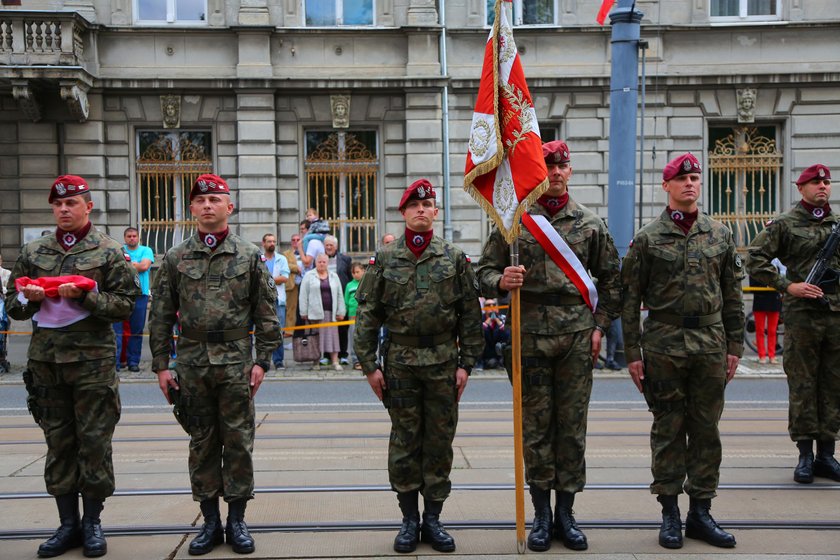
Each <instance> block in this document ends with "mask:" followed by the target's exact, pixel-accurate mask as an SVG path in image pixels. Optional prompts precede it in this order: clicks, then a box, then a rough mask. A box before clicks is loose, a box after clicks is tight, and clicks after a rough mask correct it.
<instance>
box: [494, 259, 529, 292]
mask: <svg viewBox="0 0 840 560" xmlns="http://www.w3.org/2000/svg"><path fill="white" fill-rule="evenodd" d="M524 282H525V267H524V266H522V265H519V266H508V267H506V268H505V270H504V272H502V278H501V279H500V280H499V288H500V289H502V290H504V291H506V292H509V291H511V290H514V289H516V288H521V287H522V284H523V283H524Z"/></svg>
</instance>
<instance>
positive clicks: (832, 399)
mask: <svg viewBox="0 0 840 560" xmlns="http://www.w3.org/2000/svg"><path fill="white" fill-rule="evenodd" d="M838 328H840V313H836V312H831V311H828V310H825V311H824V312H813V311H811V312H808V311H802V312H788V313H786V314H785V342H784V346H785V347H784V367H785V374H786V375H787V382H788V392H789V406H788V433H790V437H791V439H792V440H794V441H798V440H804V439H816V440H820V441H830V440H835V439H837V435H838V431H840V336H838V335H837V330H838Z"/></svg>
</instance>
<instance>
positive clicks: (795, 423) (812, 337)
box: [749, 164, 840, 484]
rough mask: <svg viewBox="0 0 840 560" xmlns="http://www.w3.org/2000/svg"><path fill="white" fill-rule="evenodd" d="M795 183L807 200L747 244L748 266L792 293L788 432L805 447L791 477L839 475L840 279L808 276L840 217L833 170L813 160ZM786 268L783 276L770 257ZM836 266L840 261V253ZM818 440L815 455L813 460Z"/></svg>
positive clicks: (787, 306) (788, 303) (787, 302)
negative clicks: (817, 280)
mask: <svg viewBox="0 0 840 560" xmlns="http://www.w3.org/2000/svg"><path fill="white" fill-rule="evenodd" d="M796 186H797V188H798V189H799V192H800V194H801V195H802V200H801V201H799V203H798V204H796V206H794V207H793V208H792V209H791V210H789V211H787V212H785V213H784V214H782V215H780V216H777V217H776V218H774V219H773V220H771V221H770V222H768V223H767V227H766V228H765V229H764V231H762V232H761V233H760V234H758V236H756V238H755V239H754V240H753V242H752V244H751V245H750V248H749V256H750V259H749V271H750V275H752V276H753V277H754V278H755V279H756V280H758V281H759V282H762V283H763V284H766V285H768V286H771V287H773V288H776V289H777V290H778V291H780V292H782V293H784V294H786V296H785V298H784V316H785V345H784V346H785V347H784V367H785V374H786V375H787V380H788V389H789V391H790V408H789V418H788V432H789V433H790V437H791V439H792V440H793V441H795V442H796V446H797V447H798V448H799V462H798V464H797V465H796V469H795V470H794V474H793V479H794V480H795V481H796V482H800V483H805V484H808V483H811V482H813V481H814V476H820V477H825V478H830V479H833V480H836V481H840V464H838V463H837V460H836V459H835V458H834V446H835V440H836V439H837V433H838V430H840V337H838V336H837V330H838V328H840V293H838V290H837V278H836V277H832V279H831V281H830V282H828V283H826V284H824V285H821V286H816V285H813V284H808V283H806V282H805V278H806V277H807V276H808V273H809V272H810V270H811V267H812V266H813V265H814V261H815V259H816V256H817V253H818V252H819V250H820V249H821V248H822V246H823V245H824V244H825V241H826V238H827V237H828V236H829V234H830V232H831V229H832V228H834V227H838V224H840V220H839V219H838V218H837V215H836V214H834V213H833V212H832V211H831V207H830V206H829V205H828V200H829V198H830V197H831V171H830V170H829V169H828V167H826V166H825V165H822V164H816V165H812V166H810V167H808V168H807V169H805V171H803V172H802V174H801V175H800V176H799V179H798V180H797V181H796ZM774 257H777V258H778V259H779V260H780V261H782V264H784V265H785V266H786V267H787V277H784V276H781V275H780V274H779V273H778V270H777V269H776V267H774V266H773V265H772V264H770V261H772V260H773V258H774ZM830 266H831V268H833V269H835V270H836V269H838V268H840V255H837V254H834V255H832V257H831V261H830ZM814 440H817V458H816V460H814Z"/></svg>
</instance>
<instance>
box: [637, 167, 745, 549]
mask: <svg viewBox="0 0 840 560" xmlns="http://www.w3.org/2000/svg"><path fill="white" fill-rule="evenodd" d="M701 172H702V170H701V167H700V162H698V161H697V158H695V157H694V156H693V155H692V154H684V155H682V156H680V157H677V158H676V159H674V160H672V161H671V162H669V163H668V165H666V166H665V169H664V171H663V173H662V180H663V182H662V188H663V189H664V190H665V192H667V193H668V198H669V206H668V207H667V208H666V209H665V211H664V212H662V214H660V216H659V217H658V218H656V219H655V220H653V221H652V222H650V223H649V224H647V225H646V226H645V227H643V228H642V229H640V230H639V231H638V232H637V234H636V237H635V238H634V239H633V241H632V243H631V244H630V248H629V250H628V252H627V255H626V256H625V257H624V261H623V263H622V269H621V283H622V288H623V302H622V307H623V310H622V326H623V329H624V348H625V352H626V355H627V362H628V369H629V370H630V375H631V377H632V378H633V382H634V383H635V384H636V387H637V388H638V389H639V392H643V393H644V395H645V399H646V400H647V402H648V406H649V407H650V411H651V412H652V413H653V426H652V427H651V431H650V445H651V451H652V454H653V460H652V469H651V470H652V472H653V483H652V484H651V487H650V489H651V493H653V494H657V495H658V498H657V500H658V501H659V502H660V503H661V504H662V526H661V528H660V532H659V544H660V545H662V546H663V547H665V548H680V547H682V545H683V535H682V520H681V518H680V511H679V507H678V505H677V495H678V494H680V493H681V492H682V490H683V484H684V485H685V492H686V493H687V494H688V495H689V500H690V505H689V513H688V517H687V518H686V530H685V535H686V536H687V537H689V538H695V539H702V540H705V541H706V542H708V543H709V544H712V545H715V546H720V547H726V548H729V547H733V546H735V537H733V536H732V535H731V534H729V533H727V532H725V531H724V530H723V529H721V528H720V526H719V525H718V524H717V523H716V522H715V520H714V519H713V518H712V516H711V514H710V513H709V508H710V507H711V500H712V498H714V497H715V496H716V495H717V494H716V489H717V486H718V481H719V479H720V461H721V454H722V452H721V443H720V432H719V431H718V422H719V420H720V415H721V414H722V413H723V402H724V398H723V397H724V387H725V386H726V383H727V382H728V381H729V380H731V379H732V377H733V376H734V375H735V370H736V368H737V367H738V361H739V359H740V357H741V354H742V353H743V342H744V306H743V302H742V298H741V280H742V279H743V277H744V271H743V265H742V261H741V257H740V256H739V255H738V254H737V253H736V252H735V243H734V242H733V240H732V234H731V233H730V231H729V229H728V228H727V227H726V226H724V225H723V224H721V223H719V222H716V221H714V220H712V219H711V218H709V217H708V216H707V215H705V214H702V213H700V212H699V211H698V209H697V199H698V198H699V196H700V188H701V183H700V178H701ZM642 305H644V306H645V307H647V308H648V309H649V314H648V317H647V319H645V322H644V333H642V332H641V328H640V327H641V322H640V308H641V306H642ZM642 351H644V354H643V353H642ZM686 476H687V481H686Z"/></svg>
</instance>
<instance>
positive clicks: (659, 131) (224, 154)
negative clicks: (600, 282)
mask: <svg viewBox="0 0 840 560" xmlns="http://www.w3.org/2000/svg"><path fill="white" fill-rule="evenodd" d="M2 4H3V5H2V7H0V251H2V255H3V256H4V257H5V259H6V260H7V261H11V260H13V259H14V258H15V256H16V255H17V251H18V249H19V247H20V245H21V243H22V242H24V241H25V240H28V239H31V238H32V237H34V236H37V235H39V234H40V232H41V230H43V229H48V228H51V227H52V224H53V221H52V218H51V214H50V212H49V208H48V207H47V204H46V195H47V191H48V189H49V186H50V184H51V182H52V180H53V179H54V178H55V176H57V175H58V174H60V173H73V174H78V175H82V176H84V177H85V178H87V179H88V180H89V181H90V182H91V185H92V187H93V188H94V191H95V193H94V200H95V206H96V208H97V210H96V211H95V215H94V222H95V223H96V224H97V225H98V226H100V227H103V228H104V229H105V230H106V231H108V232H109V233H110V234H111V235H113V236H114V237H116V238H118V239H121V237H122V230H123V229H124V228H125V227H127V226H129V225H139V226H140V228H141V231H142V235H143V240H144V242H146V243H148V244H150V245H152V246H153V247H154V248H155V250H156V251H157V252H162V251H163V250H165V249H166V248H167V247H168V246H171V244H172V243H174V242H175V241H177V240H179V239H180V238H182V237H183V235H185V234H188V233H189V231H191V228H192V227H193V225H192V223H191V222H190V220H189V216H188V213H187V211H186V201H185V197H186V192H187V188H188V185H189V182H190V181H191V178H192V177H194V176H195V175H196V174H198V173H201V172H205V171H210V170H212V171H213V172H215V173H218V174H220V175H221V176H223V177H225V178H227V179H228V180H229V182H230V184H231V187H232V188H233V189H234V191H235V194H234V199H235V203H236V206H237V213H236V215H235V216H234V219H233V221H232V222H233V224H234V226H233V227H234V228H236V230H237V231H238V232H239V233H240V234H242V235H244V236H245V237H246V238H248V239H250V240H253V241H255V242H257V241H259V239H260V238H261V236H262V234H263V233H266V232H277V233H278V235H279V239H280V241H281V242H288V240H289V238H290V236H291V234H292V233H293V232H294V231H296V230H297V223H298V221H299V220H300V219H302V216H303V213H304V211H305V209H306V208H308V207H310V206H314V207H316V208H317V209H318V210H319V211H320V212H321V214H322V215H323V216H324V217H326V218H328V219H330V221H331V222H332V223H333V225H334V227H335V229H336V231H337V232H338V233H339V234H340V235H339V236H340V238H341V244H342V246H343V249H344V250H345V251H346V252H348V253H351V254H354V255H359V256H361V255H366V254H369V253H370V252H371V251H372V250H373V249H374V248H375V246H376V243H377V239H378V238H379V237H381V235H382V234H383V233H385V232H394V233H399V232H401V229H402V221H401V219H400V216H399V213H398V211H397V208H396V204H397V202H398V200H399V196H400V193H401V191H402V189H403V188H404V187H405V185H406V184H408V183H409V182H411V181H413V180H414V179H417V178H419V177H428V178H429V179H431V181H432V182H433V183H434V184H436V185H441V189H440V191H446V194H447V195H448V197H449V208H450V214H451V215H450V216H449V219H448V220H447V221H446V224H447V226H448V227H447V233H448V234H450V235H451V237H452V238H453V239H454V240H455V241H456V242H457V243H459V244H461V245H462V246H463V247H464V248H465V249H466V250H467V251H468V252H471V253H473V254H476V253H478V252H479V250H480V247H481V244H482V242H483V241H484V239H485V238H486V236H487V233H488V229H489V224H488V221H487V220H486V218H485V217H484V215H483V213H482V212H481V211H480V209H479V208H478V206H477V205H476V204H475V203H474V202H473V201H472V199H471V198H470V197H469V196H467V195H466V194H465V193H464V191H463V188H462V183H463V167H464V158H465V153H466V147H467V142H468V133H469V126H470V121H471V118H472V111H473V106H474V103H475V94H476V91H477V88H478V77H479V74H480V71H481V62H482V55H483V45H484V43H485V41H486V39H487V33H488V30H489V27H488V23H489V16H488V12H492V2H489V4H490V6H488V1H487V0H448V1H446V2H444V0H360V1H353V2H349V1H346V0H335V4H334V6H328V7H327V8H328V9H324V6H325V5H326V4H327V3H325V2H320V1H319V2H316V1H314V0H113V1H110V0H108V1H106V0H73V1H70V0H67V1H57V0H56V1H46V0H45V1H38V0H33V1H25V2H22V4H23V5H14V4H21V3H20V2H17V1H16V0H2ZM599 5H600V2H598V1H595V0H514V1H513V5H512V7H513V13H512V18H513V21H514V22H515V27H514V35H515V38H516V42H517V46H518V48H519V51H520V55H521V58H522V62H523V65H524V67H525V73H526V76H527V78H528V83H529V87H530V89H531V93H532V96H533V98H534V104H535V107H536V111H537V115H538V119H539V122H540V127H541V130H542V133H543V138H544V139H553V138H564V139H566V140H567V141H568V142H569V145H570V148H571V150H572V154H573V155H572V164H573V167H574V177H573V178H572V183H571V189H572V191H571V192H572V193H573V196H574V197H576V198H577V199H578V200H580V201H582V202H583V203H584V204H586V205H588V206H590V207H592V208H594V209H596V210H597V211H598V212H599V213H600V214H601V215H603V216H605V217H606V215H607V207H606V205H607V188H608V187H607V183H608V173H607V167H608V159H609V138H608V133H609V93H610V92H609V86H610V84H609V81H610V80H609V77H610V27H609V25H606V26H604V27H601V26H599V25H598V24H597V23H596V22H595V14H596V12H597V10H598V7H599ZM441 6H444V10H445V37H446V54H447V56H446V58H447V60H446V71H447V75H446V76H443V75H442V71H441V68H442V64H441V34H442V33H443V29H444V28H443V27H442V26H441V18H440V9H441ZM636 8H637V9H639V10H640V11H641V12H643V13H644V18H643V21H642V28H641V36H642V40H643V41H645V42H646V48H645V49H644V51H643V52H644V58H645V72H646V80H645V86H646V87H645V89H646V92H645V93H646V94H645V103H644V113H645V117H644V133H645V135H644V157H643V158H642V161H643V170H642V173H641V174H640V180H639V182H640V185H639V192H640V195H641V196H640V201H639V203H637V206H636V208H635V209H628V212H629V211H634V212H635V215H636V216H637V219H638V220H641V221H645V220H647V219H650V217H652V216H654V215H656V214H658V212H659V210H660V208H661V206H662V204H663V203H664V200H665V198H664V196H663V193H662V191H661V188H660V180H659V177H660V171H661V168H662V166H663V165H664V164H665V163H666V162H667V161H668V159H670V157H672V156H673V155H675V154H677V153H679V152H683V151H692V152H694V153H695V154H698V155H700V154H702V158H701V159H702V161H703V162H704V169H705V171H704V184H705V185H706V192H705V193H704V196H703V204H704V209H705V210H706V211H709V212H712V213H715V214H717V215H719V216H720V217H721V218H722V219H726V220H727V221H728V222H729V223H730V224H731V226H732V227H733V228H734V229H736V230H737V231H738V232H739V236H740V240H741V242H742V243H746V242H748V240H749V238H750V237H751V236H752V235H753V234H754V232H755V231H756V230H757V229H758V228H760V224H761V223H763V220H764V219H765V218H766V217H767V216H769V215H771V214H772V213H774V212H776V211H779V210H781V209H785V208H787V207H788V206H789V205H790V204H791V203H792V202H794V201H795V200H797V198H798V197H797V196H796V193H795V188H794V187H793V184H792V181H793V180H794V179H795V178H796V176H797V175H798V174H799V172H800V171H801V170H802V169H803V168H805V167H807V166H808V165H810V164H812V163H814V162H823V163H826V164H827V165H829V166H830V167H834V168H835V169H838V171H839V172H838V175H840V48H838V46H837V45H838V37H840V13H838V12H837V9H836V2H835V0H757V1H756V0H750V1H748V0H658V1H657V0H638V1H637V2H636ZM444 88H445V89H444ZM444 91H445V93H446V95H445V98H446V100H447V102H448V103H447V108H448V127H447V133H448V138H449V141H448V148H449V150H448V154H449V157H448V161H447V163H448V177H446V178H447V179H448V181H444V175H445V174H447V173H446V170H447V166H445V165H444V141H443V137H444V132H443V131H444V127H443V124H442V118H443V114H444V111H443V107H444V103H443V100H444ZM639 148H640V145H637V146H636V147H628V149H635V150H636V151H637V154H638V150H639ZM637 158H638V155H637ZM444 184H448V188H447V187H444ZM441 214H442V216H441V222H440V225H439V228H440V230H441V231H442V230H443V229H444V217H443V212H442V213H441Z"/></svg>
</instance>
